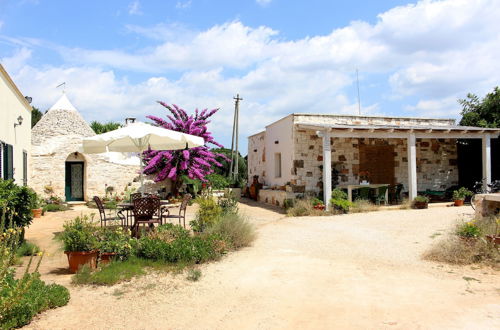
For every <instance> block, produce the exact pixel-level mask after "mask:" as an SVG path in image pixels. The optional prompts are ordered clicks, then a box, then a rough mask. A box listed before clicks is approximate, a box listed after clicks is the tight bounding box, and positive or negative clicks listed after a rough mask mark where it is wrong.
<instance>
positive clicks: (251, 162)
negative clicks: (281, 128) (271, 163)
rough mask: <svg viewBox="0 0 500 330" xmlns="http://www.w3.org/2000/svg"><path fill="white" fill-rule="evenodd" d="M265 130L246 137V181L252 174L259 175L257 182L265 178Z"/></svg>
mask: <svg viewBox="0 0 500 330" xmlns="http://www.w3.org/2000/svg"><path fill="white" fill-rule="evenodd" d="M265 138H266V132H260V133H258V134H255V135H252V136H250V137H249V138H248V182H249V183H251V182H252V177H253V176H254V175H258V176H259V182H261V183H265V180H266V148H265V146H266V144H265V143H266V141H265Z"/></svg>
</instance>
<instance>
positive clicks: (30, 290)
mask: <svg viewBox="0 0 500 330" xmlns="http://www.w3.org/2000/svg"><path fill="white" fill-rule="evenodd" d="M4 283H5V284H6V285H3V286H2V287H3V288H2V290H1V291H0V299H2V300H3V299H5V298H8V297H9V296H10V295H11V294H13V292H12V290H15V288H16V287H19V286H22V284H23V283H27V286H26V288H25V289H24V290H23V291H24V292H23V294H22V296H21V298H20V299H18V300H17V301H15V302H14V303H13V304H11V305H10V306H7V308H5V309H2V311H1V312H2V314H1V317H0V325H1V327H2V328H4V329H10V328H17V327H21V326H23V325H26V324H28V323H29V322H30V321H31V319H32V318H33V317H34V316H35V315H36V314H38V313H40V312H43V311H45V310H47V309H51V308H56V307H60V306H64V305H66V304H67V303H68V301H69V291H68V289H66V288H65V287H63V286H61V285H58V284H50V285H47V284H45V282H43V281H42V280H40V274H38V273H32V274H26V275H25V276H24V277H23V278H21V279H18V280H16V279H15V278H14V275H13V272H10V273H9V274H8V276H7V277H6V279H5V282H4Z"/></svg>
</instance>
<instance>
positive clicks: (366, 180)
mask: <svg viewBox="0 0 500 330" xmlns="http://www.w3.org/2000/svg"><path fill="white" fill-rule="evenodd" d="M359 184H363V185H364V184H370V172H368V171H361V172H359Z"/></svg>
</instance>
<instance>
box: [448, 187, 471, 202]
mask: <svg viewBox="0 0 500 330" xmlns="http://www.w3.org/2000/svg"><path fill="white" fill-rule="evenodd" d="M473 194H474V193H473V192H472V191H470V190H469V189H467V188H465V187H460V188H459V189H458V190H454V191H453V200H464V199H465V197H469V196H472V195H473Z"/></svg>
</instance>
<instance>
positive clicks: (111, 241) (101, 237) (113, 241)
mask: <svg viewBox="0 0 500 330" xmlns="http://www.w3.org/2000/svg"><path fill="white" fill-rule="evenodd" d="M131 240H132V238H131V233H130V229H128V228H127V229H123V228H121V227H119V228H103V229H101V230H100V231H99V234H98V241H99V242H98V244H97V246H98V248H99V263H101V264H107V263H109V262H110V261H111V260H125V259H127V258H128V257H129V256H130V253H131V250H132V245H131V244H130V241H131Z"/></svg>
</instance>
